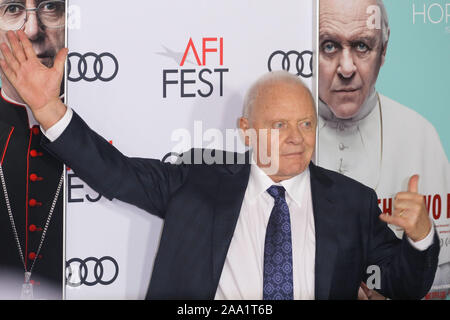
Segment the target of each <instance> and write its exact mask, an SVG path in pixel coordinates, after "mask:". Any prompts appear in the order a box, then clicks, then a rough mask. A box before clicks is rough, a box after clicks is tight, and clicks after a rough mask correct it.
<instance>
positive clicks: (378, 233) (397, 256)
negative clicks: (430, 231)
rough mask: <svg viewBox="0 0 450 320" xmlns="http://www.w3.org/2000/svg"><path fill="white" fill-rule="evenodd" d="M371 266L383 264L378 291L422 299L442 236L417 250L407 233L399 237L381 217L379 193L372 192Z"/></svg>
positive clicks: (434, 269)
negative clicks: (423, 248) (421, 249)
mask: <svg viewBox="0 0 450 320" xmlns="http://www.w3.org/2000/svg"><path fill="white" fill-rule="evenodd" d="M370 202H371V203H370V217H369V219H370V220H371V222H370V224H371V226H370V234H369V237H370V239H369V252H368V266H370V265H376V266H378V267H380V271H381V283H380V288H379V289H378V290H377V291H379V292H380V293H381V294H383V295H384V296H386V297H389V298H391V299H421V298H423V297H424V296H425V295H426V294H427V293H428V292H429V290H430V288H431V286H432V284H433V280H434V276H435V273H436V269H437V264H438V255H439V249H440V247H439V239H438V236H437V233H436V231H435V233H434V239H433V244H432V245H431V246H430V247H429V248H428V249H426V250H424V251H419V250H417V249H415V248H414V247H413V246H412V245H411V244H410V243H409V241H408V239H407V236H406V234H405V233H404V235H403V238H402V239H401V240H399V239H398V238H397V237H396V236H395V234H394V232H393V231H392V230H391V229H390V228H389V227H388V225H387V224H386V223H385V222H383V221H381V220H380V219H379V215H380V214H381V210H380V209H379V207H378V202H377V196H376V194H375V192H374V191H371V200H370Z"/></svg>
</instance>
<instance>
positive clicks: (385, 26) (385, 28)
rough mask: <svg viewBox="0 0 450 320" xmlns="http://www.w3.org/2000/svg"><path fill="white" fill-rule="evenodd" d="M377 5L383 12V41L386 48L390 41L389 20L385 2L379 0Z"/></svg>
mask: <svg viewBox="0 0 450 320" xmlns="http://www.w3.org/2000/svg"><path fill="white" fill-rule="evenodd" d="M377 5H378V7H379V8H380V11H381V40H382V42H383V47H384V46H385V44H386V42H387V41H388V40H389V18H388V14H387V11H386V7H385V6H384V3H383V0H377Z"/></svg>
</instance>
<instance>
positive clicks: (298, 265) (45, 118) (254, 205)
mask: <svg viewBox="0 0 450 320" xmlns="http://www.w3.org/2000/svg"><path fill="white" fill-rule="evenodd" d="M9 41H10V43H11V47H12V52H11V51H10V50H9V49H8V48H7V47H6V46H5V45H2V46H1V50H2V52H3V54H4V57H5V60H0V66H1V68H2V69H3V71H4V72H5V74H6V75H7V76H8V78H9V79H10V81H11V83H13V84H14V86H15V87H16V88H17V90H18V92H19V93H20V94H21V96H22V97H23V99H24V100H25V101H27V102H28V104H29V105H30V106H31V108H32V110H33V113H34V115H35V117H36V119H37V120H38V121H39V123H40V124H41V126H42V128H43V130H44V131H45V132H44V133H45V135H46V136H47V137H48V139H49V140H50V141H48V142H47V143H45V147H46V148H47V149H48V150H49V151H50V152H51V153H53V154H54V155H55V156H57V157H58V158H60V159H61V160H62V161H64V162H65V163H66V164H67V165H68V166H70V167H71V168H72V169H73V170H74V171H75V172H77V174H78V175H79V176H80V178H82V179H83V180H84V181H86V182H87V183H88V184H89V185H90V186H91V187H92V188H94V189H95V190H96V191H98V192H100V193H101V194H103V195H104V196H105V197H107V198H109V199H112V198H116V199H119V200H122V201H126V202H129V203H131V204H134V205H136V206H138V207H140V208H143V209H145V210H147V211H149V212H151V213H152V214H155V215H157V216H159V217H161V218H163V219H164V229H163V232H162V235H161V240H160V246H159V250H158V253H157V256H156V260H155V263H154V269H153V274H152V278H151V283H150V287H149V291H148V294H147V297H148V298H157V299H170V298H172V299H173V298H185V299H213V298H216V299H228V298H231V299H261V298H263V299H313V298H316V299H355V298H356V297H357V295H358V288H359V285H360V283H361V281H363V280H364V279H365V278H367V274H366V270H367V267H368V266H371V265H376V266H378V267H379V269H380V275H379V276H380V287H379V291H380V292H381V293H382V294H384V295H386V296H388V297H391V298H421V297H423V296H424V295H425V294H426V293H427V291H428V290H429V288H430V286H431V284H432V282H433V278H434V274H435V271H436V266H437V258H438V253H439V244H438V241H437V240H436V232H435V230H434V228H433V226H432V223H431V222H430V219H429V217H428V215H427V211H426V209H425V205H424V200H423V197H422V196H421V195H419V194H417V184H418V177H417V176H413V177H412V178H411V179H410V184H409V190H408V191H407V192H401V193H399V194H397V198H396V201H395V209H394V214H393V216H386V215H380V211H379V208H378V204H377V197H376V194H375V192H374V191H373V190H371V189H369V188H368V187H365V186H363V185H362V184H360V183H358V182H356V181H354V180H351V179H349V178H347V177H345V176H343V175H340V174H338V173H335V172H332V171H328V170H325V169H322V168H319V167H317V166H315V165H314V164H313V163H312V162H311V158H312V155H313V152H314V149H315V140H316V123H317V117H316V113H315V110H314V103H313V99H312V97H311V94H310V92H309V90H308V89H307V88H306V87H305V86H304V85H303V84H302V83H301V82H300V80H298V79H297V78H295V77H292V76H289V75H288V74H286V73H278V74H269V75H267V76H265V77H263V78H261V79H260V80H259V81H257V82H256V84H255V85H254V86H253V87H252V88H251V89H250V90H249V93H248V96H247V99H246V103H245V111H244V117H242V118H241V119H240V129H242V132H243V134H244V136H245V141H246V144H247V145H249V146H252V147H253V149H254V152H253V155H252V156H250V155H249V154H248V153H247V154H246V155H244V156H243V157H244V158H246V159H244V160H245V161H242V155H237V154H232V157H228V158H227V155H223V154H222V156H221V153H220V151H215V152H211V153H210V152H209V151H202V150H192V154H193V155H192V156H191V155H188V156H183V160H184V161H183V163H180V164H178V165H172V164H167V163H161V162H160V161H159V160H153V159H140V158H128V157H126V156H124V155H123V154H122V153H120V152H119V151H118V150H117V149H115V148H114V147H113V146H111V145H110V144H109V143H108V142H107V141H106V140H104V139H103V138H101V137H100V136H98V135H97V134H96V133H95V132H94V131H92V130H91V129H90V128H89V127H88V126H87V125H86V124H85V123H84V121H83V120H82V119H81V118H80V117H79V116H78V115H77V114H76V113H75V112H73V111H72V110H71V109H70V108H67V107H66V106H65V105H64V104H62V103H61V102H60V101H59V99H57V97H58V95H57V90H56V88H57V83H58V82H59V81H61V78H62V74H63V66H64V60H65V57H66V55H67V50H65V49H64V50H62V51H61V52H60V53H59V54H58V56H57V58H56V60H55V66H54V67H53V68H51V69H48V68H46V67H44V66H42V65H41V64H40V63H39V61H37V60H36V58H35V56H33V53H32V51H31V50H30V46H29V42H28V41H27V39H26V37H24V35H23V34H22V33H20V32H19V33H18V37H17V36H16V35H14V34H13V33H10V34H9ZM43 78H45V79H46V80H47V81H46V83H47V86H46V87H43V86H42V85H40V84H41V83H42V82H41V81H40V79H43ZM42 91H44V92H45V94H44V95H42V94H41V92H42ZM264 131H266V133H267V134H266V135H264V134H262V133H264ZM261 150H267V154H266V155H267V159H269V161H268V162H267V161H265V160H267V159H265V158H264V157H263V156H262V155H263V154H262V153H261ZM196 152H200V153H202V154H203V155H205V154H208V155H209V156H210V157H212V158H214V159H216V160H217V161H216V163H213V164H206V163H204V162H205V161H200V163H188V162H190V160H192V159H194V160H196V157H195V153H196ZM220 159H224V160H228V162H227V161H225V163H222V162H221V161H219V160H220ZM230 160H233V161H230ZM386 222H388V223H392V224H395V225H398V226H400V227H402V228H404V229H405V236H404V238H403V240H399V239H397V238H396V237H395V235H394V234H393V233H392V231H391V230H390V229H389V228H388V227H387V225H386Z"/></svg>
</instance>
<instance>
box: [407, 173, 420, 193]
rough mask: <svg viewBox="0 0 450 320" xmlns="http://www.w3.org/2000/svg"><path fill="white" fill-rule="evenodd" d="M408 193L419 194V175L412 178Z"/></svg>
mask: <svg viewBox="0 0 450 320" xmlns="http://www.w3.org/2000/svg"><path fill="white" fill-rule="evenodd" d="M408 192H414V193H417V192H419V175H417V174H415V175H413V176H412V177H411V178H409V182H408Z"/></svg>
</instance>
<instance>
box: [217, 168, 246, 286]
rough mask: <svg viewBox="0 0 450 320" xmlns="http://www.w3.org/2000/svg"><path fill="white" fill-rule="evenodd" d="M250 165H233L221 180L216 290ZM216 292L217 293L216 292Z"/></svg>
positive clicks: (218, 200)
mask: <svg viewBox="0 0 450 320" xmlns="http://www.w3.org/2000/svg"><path fill="white" fill-rule="evenodd" d="M249 175H250V165H249V164H241V165H232V166H230V167H229V168H228V170H227V172H225V173H224V174H223V175H222V177H221V180H220V182H219V183H220V185H219V188H218V194H217V199H216V205H215V209H214V226H213V235H212V236H213V248H212V250H213V252H212V257H213V261H212V262H213V283H214V288H215V289H216V288H217V286H218V285H219V280H220V274H221V273H222V269H223V266H224V263H225V258H226V255H227V252H228V248H229V246H230V243H231V238H232V237H233V234H234V230H235V228H236V223H237V220H238V217H239V213H240V210H241V206H242V202H243V200H244V195H245V190H246V188H247V184H248V179H249ZM214 292H215V291H214Z"/></svg>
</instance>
